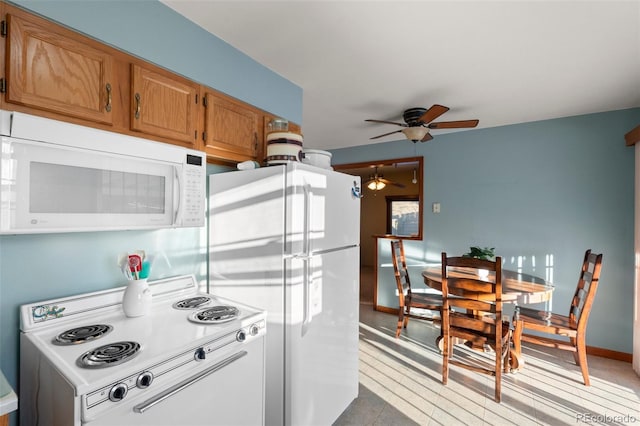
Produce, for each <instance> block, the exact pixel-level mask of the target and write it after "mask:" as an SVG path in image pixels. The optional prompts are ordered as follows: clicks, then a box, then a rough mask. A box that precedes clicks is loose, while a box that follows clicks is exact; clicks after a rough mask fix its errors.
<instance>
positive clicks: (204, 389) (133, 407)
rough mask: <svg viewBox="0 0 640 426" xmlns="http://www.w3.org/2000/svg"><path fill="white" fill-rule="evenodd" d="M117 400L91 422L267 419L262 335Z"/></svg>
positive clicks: (217, 423) (215, 423) (226, 423)
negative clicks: (164, 382)
mask: <svg viewBox="0 0 640 426" xmlns="http://www.w3.org/2000/svg"><path fill="white" fill-rule="evenodd" d="M152 389H153V386H150V387H149V391H150V392H145V393H144V394H143V395H139V397H138V398H136V399H134V400H131V401H127V398H125V399H123V400H122V402H120V403H118V405H117V406H116V407H114V408H113V409H112V410H109V411H107V412H104V413H103V414H102V415H101V416H100V417H99V418H97V419H95V420H93V421H90V422H87V423H84V422H83V423H82V424H83V425H88V426H103V425H104V426H106V425H110V426H112V425H128V424H135V425H146V426H164V425H166V426H175V425H181V426H196V425H198V426H200V425H205V424H206V425H211V426H234V425H238V426H239V425H244V426H256V425H264V336H262V337H259V338H254V339H252V341H250V342H247V343H246V344H245V345H243V346H242V349H241V350H240V351H237V352H232V353H228V352H227V353H225V354H224V355H223V356H220V357H217V358H216V359H214V360H212V362H208V363H206V364H204V363H203V368H202V369H201V370H200V371H198V372H197V373H193V372H192V373H191V374H190V375H189V377H185V378H184V379H183V380H182V381H177V382H176V383H173V384H169V385H167V386H165V387H164V388H163V389H157V390H155V391H153V390H152Z"/></svg>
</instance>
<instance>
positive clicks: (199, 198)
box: [182, 154, 206, 226]
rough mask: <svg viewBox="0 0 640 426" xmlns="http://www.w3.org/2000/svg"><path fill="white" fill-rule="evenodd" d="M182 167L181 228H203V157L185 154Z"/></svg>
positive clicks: (204, 174)
mask: <svg viewBox="0 0 640 426" xmlns="http://www.w3.org/2000/svg"><path fill="white" fill-rule="evenodd" d="M186 157H187V158H186V162H185V165H184V176H183V182H184V191H183V200H184V204H183V205H184V209H183V210H182V225H183V226H204V213H205V212H204V210H205V206H204V204H205V193H206V168H205V164H206V161H205V159H204V156H202V157H201V156H198V155H192V154H187V156H186Z"/></svg>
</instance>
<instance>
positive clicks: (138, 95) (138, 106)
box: [135, 93, 140, 118]
mask: <svg viewBox="0 0 640 426" xmlns="http://www.w3.org/2000/svg"><path fill="white" fill-rule="evenodd" d="M135 117H136V118H140V93H136V113H135Z"/></svg>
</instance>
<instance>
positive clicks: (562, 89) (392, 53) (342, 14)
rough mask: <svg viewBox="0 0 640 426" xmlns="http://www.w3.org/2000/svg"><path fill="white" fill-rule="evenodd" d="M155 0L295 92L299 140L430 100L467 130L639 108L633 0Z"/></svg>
mask: <svg viewBox="0 0 640 426" xmlns="http://www.w3.org/2000/svg"><path fill="white" fill-rule="evenodd" d="M162 2H163V3H165V4H166V5H168V6H169V7H171V8H173V9H174V10H176V11H177V12H178V13H180V14H182V15H184V16H185V17H187V18H188V19H190V20H191V21H193V22H195V23H196V24H198V25H200V26H201V27H203V28H204V29H206V30H207V31H209V32H211V33H213V34H215V35H216V36H217V37H219V38H221V39H223V40H225V41H226V42H228V43H229V44H231V45H232V46H234V47H235V48H237V49H238V50H240V51H242V52H244V53H246V54H247V55H249V56H250V57H252V58H253V59H255V60H256V61H258V62H260V63H261V64H263V65H264V66H266V67H268V68H269V69H271V70H273V71H274V72H276V73H278V74H279V75H281V76H283V77H284V78H286V79H288V80H290V81H292V82H293V83H295V84H297V85H298V86H300V87H301V88H302V89H303V123H302V124H303V133H304V144H305V147H309V148H316V149H333V148H340V147H347V146H359V145H365V144H368V143H373V142H386V141H390V140H397V139H401V137H402V134H399V135H400V136H401V137H398V136H397V135H393V136H389V137H386V138H381V139H377V140H375V141H371V140H369V138H370V137H372V136H376V135H379V134H382V133H387V132H391V131H393V130H398V129H399V127H395V126H393V125H388V124H373V123H365V121H364V120H365V119H367V118H372V119H381V120H391V121H402V119H401V117H402V111H403V110H405V109H407V108H410V107H425V108H428V107H430V106H431V105H433V104H441V105H445V106H448V107H449V108H451V109H450V111H449V112H447V113H445V114H444V115H443V116H441V117H440V118H439V119H437V120H435V121H451V120H466V119H474V118H477V119H479V120H480V124H479V126H478V128H488V127H495V126H503V125H508V124H516V123H524V122H530V121H537V120H545V119H551V118H558V117H567V116H573V115H580V114H587V113H595V112H603V111H611V110H618V109H626V108H631V107H640V0H626V1H613V0H611V1H609V0H600V1H579V0H571V1H541V0H534V1H524V0H503V1H452V0H448V1H435V0H422V1H326V0H325V1H309V0H290V1H270V0H261V1H245V0H240V1H239V0H235V1H217V0H163V1H162ZM445 132H447V131H446V130H433V131H432V134H433V136H434V137H435V139H434V140H433V141H431V142H428V143H437V140H438V138H437V136H438V134H443V133H445Z"/></svg>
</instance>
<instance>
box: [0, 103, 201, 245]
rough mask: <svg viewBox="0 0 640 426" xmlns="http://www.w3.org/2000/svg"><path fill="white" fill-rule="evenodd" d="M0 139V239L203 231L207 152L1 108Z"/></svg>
mask: <svg viewBox="0 0 640 426" xmlns="http://www.w3.org/2000/svg"><path fill="white" fill-rule="evenodd" d="M0 137H1V145H0V147H1V148H2V151H1V152H0V234H25V233H45V232H47V233H48V232H75V231H104V230H124V229H154V228H176V227H199V226H204V223H205V193H206V188H205V185H206V155H205V153H204V152H201V151H195V150H191V149H187V148H182V147H179V146H175V145H170V144H165V143H160V142H153V141H150V140H146V139H141V138H137V137H133V136H127V135H121V134H117V133H112V132H107V131H103V130H97V129H92V128H88V127H84V126H78V125H74V124H69V123H64V122H60V121H56V120H50V119H46V118H42V117H35V116H32V115H28V114H23V113H18V112H9V111H1V110H0Z"/></svg>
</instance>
